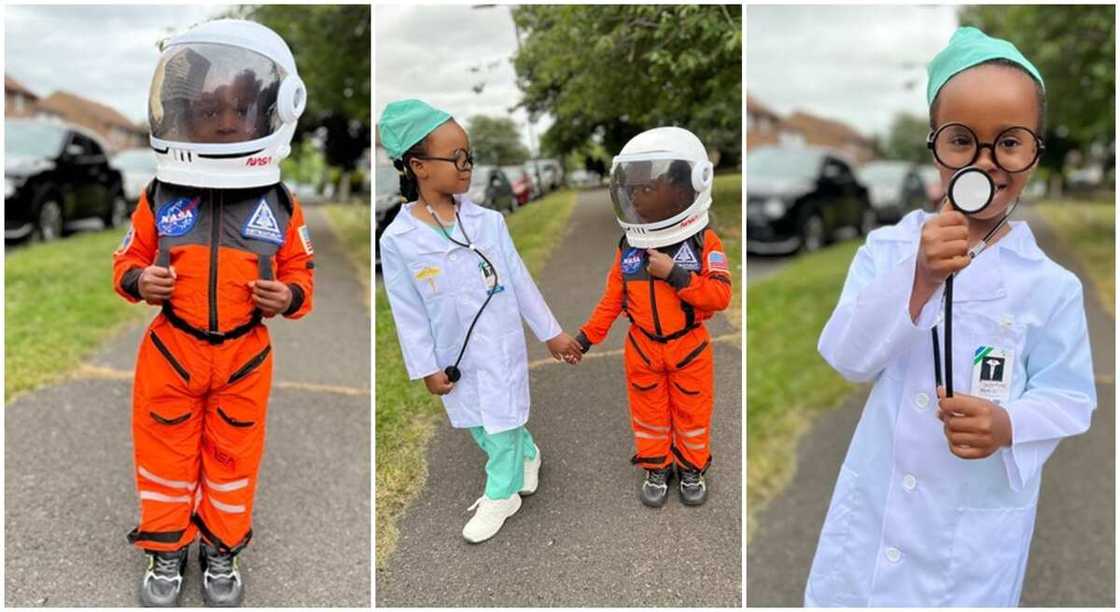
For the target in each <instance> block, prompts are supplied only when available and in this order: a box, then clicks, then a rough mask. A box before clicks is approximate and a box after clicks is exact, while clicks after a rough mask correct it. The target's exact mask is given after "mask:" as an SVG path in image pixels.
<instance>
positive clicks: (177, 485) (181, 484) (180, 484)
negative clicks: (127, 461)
mask: <svg viewBox="0 0 1120 612" xmlns="http://www.w3.org/2000/svg"><path fill="white" fill-rule="evenodd" d="M136 470H137V471H138V472H140V475H141V476H143V477H144V478H145V479H147V480H150V481H152V482H154V483H156V484H161V485H163V486H165V487H171V488H172V489H186V490H188V491H193V490H194V487H195V485H197V484H198V483H197V482H187V481H185V480H168V479H166V478H161V477H159V476H156V475H155V474H153V473H151V472H149V471H148V470H147V469H145V468H144V466H140V467H138V468H136Z"/></svg>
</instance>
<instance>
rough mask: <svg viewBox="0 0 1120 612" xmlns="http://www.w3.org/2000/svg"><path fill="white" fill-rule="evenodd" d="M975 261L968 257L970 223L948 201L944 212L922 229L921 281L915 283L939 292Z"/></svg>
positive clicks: (919, 249) (920, 248)
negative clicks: (920, 282) (949, 280)
mask: <svg viewBox="0 0 1120 612" xmlns="http://www.w3.org/2000/svg"><path fill="white" fill-rule="evenodd" d="M971 261H972V259H971V258H970V257H969V256H968V219H966V218H965V216H964V214H963V213H961V212H959V211H957V210H954V209H953V206H952V204H949V202H947V201H946V202H945V205H944V206H942V207H941V212H940V213H938V214H937V216H935V217H931V218H930V219H929V221H926V224H925V225H924V226H922V242H921V245H920V246H919V247H918V264H917V265H918V270H917V271H918V276H920V277H921V278H920V279H915V280H921V281H923V282H924V284H925V285H926V286H927V287H930V288H935V287H937V286H938V285H940V284H941V283H943V282H945V279H946V278H948V277H949V275H950V274H953V273H954V272H959V271H961V270H963V269H964V268H965V266H967V265H968V264H969V262H971Z"/></svg>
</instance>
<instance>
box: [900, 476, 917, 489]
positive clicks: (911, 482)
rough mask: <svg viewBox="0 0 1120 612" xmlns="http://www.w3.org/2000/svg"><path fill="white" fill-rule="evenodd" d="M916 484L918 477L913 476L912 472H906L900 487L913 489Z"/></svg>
mask: <svg viewBox="0 0 1120 612" xmlns="http://www.w3.org/2000/svg"><path fill="white" fill-rule="evenodd" d="M916 486H918V479H917V478H914V475H913V474H907V475H906V476H905V477H904V478H903V479H902V488H903V489H906V490H907V491H913V490H914V487H916Z"/></svg>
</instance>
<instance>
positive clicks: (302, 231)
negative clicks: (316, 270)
mask: <svg viewBox="0 0 1120 612" xmlns="http://www.w3.org/2000/svg"><path fill="white" fill-rule="evenodd" d="M299 240H300V242H302V243H303V251H304V252H305V253H307V254H308V255H314V254H315V248H314V247H312V246H311V232H309V231H307V226H306V225H301V226H299Z"/></svg>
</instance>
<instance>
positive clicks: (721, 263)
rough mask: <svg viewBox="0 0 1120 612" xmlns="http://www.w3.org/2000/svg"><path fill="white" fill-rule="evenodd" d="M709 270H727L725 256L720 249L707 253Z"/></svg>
mask: <svg viewBox="0 0 1120 612" xmlns="http://www.w3.org/2000/svg"><path fill="white" fill-rule="evenodd" d="M708 271H709V272H727V271H728V270H727V256H726V255H724V254H723V253H721V252H720V251H712V252H711V253H708Z"/></svg>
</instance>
